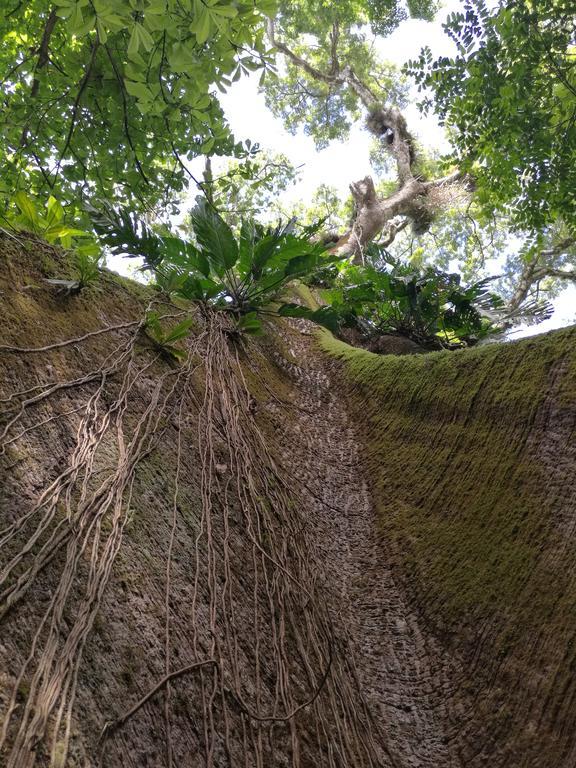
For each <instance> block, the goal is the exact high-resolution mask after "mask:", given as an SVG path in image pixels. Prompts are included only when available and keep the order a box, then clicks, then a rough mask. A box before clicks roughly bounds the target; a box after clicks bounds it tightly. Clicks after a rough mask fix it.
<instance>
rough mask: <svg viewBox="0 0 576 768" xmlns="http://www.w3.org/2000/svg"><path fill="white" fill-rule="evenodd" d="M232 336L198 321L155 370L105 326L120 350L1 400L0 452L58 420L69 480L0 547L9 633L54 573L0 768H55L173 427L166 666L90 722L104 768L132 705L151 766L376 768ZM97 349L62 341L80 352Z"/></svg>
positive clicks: (6, 718) (123, 335) (10, 350)
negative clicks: (178, 351) (153, 750)
mask: <svg viewBox="0 0 576 768" xmlns="http://www.w3.org/2000/svg"><path fill="white" fill-rule="evenodd" d="M228 322H229V321H228V319H227V318H226V317H225V316H224V315H222V314H217V313H213V314H210V315H208V316H207V317H205V318H204V319H203V321H202V327H201V329H200V331H199V332H198V333H197V334H196V335H195V336H193V337H191V338H190V339H189V341H188V343H187V352H188V354H187V359H186V362H185V363H184V364H183V365H181V366H179V367H177V368H175V367H170V368H168V369H166V368H167V366H166V364H165V362H164V363H163V361H162V360H161V359H160V358H161V357H162V356H161V354H160V352H158V351H154V350H150V349H149V348H143V347H142V345H140V344H139V341H140V338H141V331H142V329H143V322H142V323H132V324H124V325H120V326H115V327H113V328H110V329H108V330H109V332H110V337H111V338H112V337H114V338H116V339H117V341H116V343H115V345H113V347H112V349H111V351H110V352H109V353H108V354H107V355H106V357H105V359H103V360H102V361H100V362H99V364H98V366H97V367H96V368H95V369H94V370H92V371H90V372H88V373H86V374H83V375H82V376H80V377H78V378H75V379H71V380H69V381H60V382H58V381H55V382H53V383H51V384H47V385H37V386H34V387H30V388H28V389H26V390H22V391H18V392H12V393H10V394H7V395H6V396H5V397H4V399H3V400H2V401H0V405H2V407H3V410H4V417H3V422H2V426H0V438H1V439H0V442H1V445H2V448H1V449H0V450H5V449H6V448H7V446H9V445H13V444H14V443H17V442H18V441H19V440H21V439H22V438H23V437H24V436H25V435H27V434H28V433H29V432H30V431H33V430H41V429H43V428H45V427H46V425H47V424H49V423H50V422H51V421H52V420H53V419H57V418H58V419H62V418H66V419H70V420H72V419H73V420H75V422H76V433H75V441H74V447H73V450H72V451H71V453H70V455H69V456H68V457H67V460H66V466H65V467H64V468H63V469H62V470H61V471H60V473H59V475H58V476H57V477H56V478H55V479H54V480H52V481H51V482H49V483H47V484H46V487H45V488H43V490H42V491H41V492H40V493H39V495H38V497H37V498H36V500H35V501H34V503H33V505H32V506H31V507H30V508H29V509H28V510H26V511H25V512H23V513H22V514H17V515H14V516H13V519H12V520H11V521H10V522H9V525H8V526H7V527H6V528H5V529H4V530H2V531H1V532H0V558H1V559H0V563H1V568H2V570H1V572H0V611H1V614H0V616H1V620H2V622H3V627H4V631H5V629H6V627H7V626H8V624H9V621H10V620H11V617H12V616H13V615H14V612H16V611H18V610H21V609H22V606H23V605H25V602H26V601H25V598H26V596H27V595H28V599H31V598H32V597H33V596H34V591H33V590H34V586H35V584H36V582H37V578H38V576H39V574H40V573H41V572H42V571H44V570H45V569H49V568H50V569H53V570H55V571H56V573H57V578H56V587H55V589H54V590H53V592H52V594H51V595H50V598H49V600H48V601H47V603H46V605H45V606H44V607H43V609H42V613H41V615H40V616H39V619H38V622H37V626H36V629H35V633H34V635H33V636H32V637H31V638H30V642H29V647H28V652H27V657H26V658H25V660H24V662H23V664H22V665H21V668H20V669H19V670H18V672H17V674H16V679H15V683H14V686H13V691H12V695H11V697H10V699H9V701H8V705H7V708H6V711H5V712H4V713H3V728H2V732H1V735H0V754H4V755H5V765H6V766H7V768H31V767H32V766H33V765H35V763H36V758H37V755H38V745H39V744H42V745H43V747H44V750H45V754H46V755H48V754H50V755H51V764H54V765H56V764H61V765H65V764H66V757H65V756H66V753H67V751H68V748H69V742H70V738H71V730H72V723H73V716H74V702H75V696H76V692H77V688H78V679H79V671H80V668H81V664H82V660H83V651H84V649H85V646H86V642H87V640H88V637H89V635H90V633H91V630H92V628H93V626H94V622H95V618H96V615H97V613H98V611H99V610H100V608H101V605H102V602H103V596H104V594H105V591H106V589H107V586H108V585H109V582H110V579H111V576H112V572H113V566H114V561H115V559H116V557H117V555H118V552H119V551H120V549H121V547H122V540H123V535H124V533H125V528H126V525H127V523H128V521H129V519H130V509H131V499H132V495H133V490H134V483H135V480H136V478H137V477H138V468H139V466H140V465H141V464H142V462H144V461H146V459H147V457H149V456H150V454H151V452H153V451H155V450H161V448H160V447H159V446H161V444H162V442H163V441H162V438H163V436H164V435H165V434H167V431H168V430H174V429H175V430H176V433H177V434H176V445H177V452H176V453H177V455H176V461H175V464H174V466H173V473H172V477H171V485H172V495H171V500H168V499H167V504H166V509H165V510H163V514H165V515H166V517H167V518H169V521H170V525H169V531H170V535H169V539H168V541H166V543H165V545H166V568H165V590H164V613H165V620H164V639H163V648H164V660H163V667H162V669H159V671H158V682H157V683H156V684H155V685H154V686H153V687H152V688H151V689H150V690H148V691H147V692H146V693H145V694H144V695H143V696H142V697H141V698H140V700H138V701H136V702H134V703H133V705H132V706H130V707H129V708H127V710H126V712H124V714H123V715H121V716H120V717H118V718H116V719H115V720H112V721H110V722H108V723H106V724H104V723H103V726H104V729H103V731H102V734H101V737H100V745H99V750H100V758H101V761H102V764H103V765H114V764H123V763H122V761H121V758H119V756H118V752H119V751H120V753H121V752H122V750H123V749H127V748H129V739H128V738H120V734H121V733H122V732H124V733H127V732H128V731H129V727H130V723H131V722H133V720H134V719H135V718H136V717H138V714H139V713H140V712H141V710H142V709H143V708H144V707H148V708H150V707H151V708H154V709H155V710H157V711H158V712H159V713H161V715H160V716H161V718H162V719H163V722H164V729H163V731H164V744H163V753H164V762H163V764H165V765H167V766H170V767H171V766H176V765H185V764H187V761H188V762H190V764H194V765H200V764H202V765H206V766H226V765H228V766H237V765H246V766H252V765H254V766H262V767H263V766H269V765H275V766H281V765H290V766H294V767H297V766H309V765H319V766H329V767H330V768H336V766H349V765H354V766H373V765H377V764H378V763H377V758H376V757H375V755H376V748H375V745H374V743H373V738H372V735H371V727H370V716H369V713H368V712H367V710H366V708H365V705H364V703H363V699H362V694H361V690H360V686H359V683H358V681H357V678H356V675H355V671H354V666H353V660H352V658H351V656H350V653H349V652H348V649H347V646H346V639H345V634H344V632H342V631H340V628H339V627H335V626H333V623H332V620H331V618H330V615H329V611H328V608H327V604H326V599H325V596H324V595H323V593H322V588H323V577H322V569H321V567H320V565H319V563H318V561H317V558H316V557H315V555H314V552H313V551H311V549H310V547H309V546H308V544H307V537H306V508H305V503H304V500H303V499H302V498H300V497H299V495H298V494H297V493H296V492H295V491H294V489H293V488H291V487H290V485H289V481H288V479H287V477H286V476H285V475H284V473H283V471H282V468H281V467H278V466H277V464H276V462H275V460H274V457H273V455H272V453H271V451H270V449H269V446H268V445H267V441H266V439H265V437H264V435H263V433H262V431H261V430H260V429H259V427H258V424H257V419H256V418H255V415H254V401H253V398H252V395H251V394H250V391H249V388H248V386H247V383H246V380H245V378H244V370H246V366H249V365H250V358H249V355H247V354H246V350H244V349H242V348H240V347H239V345H238V342H237V341H234V340H232V339H231V336H230V333H229V331H230V328H228ZM105 331H106V329H104V330H103V332H105ZM94 335H96V334H88V335H87V336H85V337H81V338H80V340H79V339H76V340H71V341H70V343H72V341H75V342H77V343H90V341H91V338H92V337H93V336H94ZM118 336H119V337H120V339H119V340H118ZM66 346H67V342H58V343H56V344H54V345H51V346H47V347H43V348H41V349H36V350H34V349H19V348H14V347H4V348H0V354H6V355H29V354H32V353H36V354H46V355H49V354H50V353H51V351H52V350H53V349H54V348H58V349H62V348H64V349H65V348H66ZM144 382H146V386H144V385H143V384H144ZM151 382H152V383H151ZM70 390H79V391H80V392H81V393H82V395H83V402H82V405H81V406H77V405H76V406H75V407H74V408H73V409H65V410H63V411H61V412H60V413H58V414H50V413H49V412H48V413H45V414H43V415H42V416H41V417H38V416H37V415H35V414H36V413H37V411H38V408H39V406H45V405H46V404H47V403H48V402H52V401H53V400H54V399H55V398H58V397H61V396H62V395H63V393H66V392H69V391H70ZM191 414H194V423H196V424H197V436H196V437H194V436H192V437H194V439H191V435H190V429H189V424H190V420H191V419H190V415H191ZM191 450H194V451H196V452H197V461H198V466H199V474H200V505H199V517H198V520H197V526H196V529H195V535H194V552H193V553H191V555H193V557H192V560H193V563H194V569H193V573H191V574H190V582H191V597H190V600H189V603H188V604H187V605H178V606H177V607H175V605H174V601H173V594H172V573H173V563H172V558H173V551H174V546H175V541H176V537H177V534H178V530H179V526H181V525H183V521H182V519H181V513H182V506H183V504H184V503H185V501H184V496H185V494H184V493H183V491H184V490H186V489H184V488H183V483H185V482H186V481H185V480H183V473H182V457H183V454H184V453H186V455H188V454H189V452H190V451H191ZM175 612H177V613H178V614H179V615H182V614H184V615H186V617H187V622H188V625H189V627H190V642H189V647H187V648H186V649H182V648H178V654H177V655H178V657H179V659H180V662H179V665H176V664H175V663H174V657H175V653H174V651H175V647H174V642H175V640H174V636H173V623H174V621H175V615H174V614H175ZM183 657H185V658H187V660H188V663H186V664H185V665H184V666H182V664H181V659H182V658H183ZM23 683H25V688H26V690H27V696H26V700H25V702H24V703H23V704H22V703H19V692H21V690H22V687H23ZM176 685H179V686H181V688H179V691H182V690H185V691H186V695H187V697H188V711H189V712H191V713H193V714H192V718H193V720H194V731H195V733H196V738H197V743H196V744H195V745H191V744H189V745H188V747H187V748H188V752H187V754H182V746H181V743H180V742H179V740H178V739H175V738H174V733H173V731H174V727H175V726H174V722H175V718H174V702H173V689H174V686H176ZM115 756H116V757H115ZM57 761H59V762H57Z"/></svg>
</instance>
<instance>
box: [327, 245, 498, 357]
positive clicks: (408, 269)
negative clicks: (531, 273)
mask: <svg viewBox="0 0 576 768" xmlns="http://www.w3.org/2000/svg"><path fill="white" fill-rule="evenodd" d="M370 250H371V253H370V254H368V257H369V258H371V259H372V260H373V261H375V262H380V263H382V261H383V260H387V261H388V263H387V266H386V267H384V268H382V267H376V266H374V265H373V264H367V265H365V266H348V267H347V268H346V269H345V270H344V271H342V273H341V275H340V276H339V278H338V279H337V280H335V282H334V285H333V286H332V287H331V288H330V289H328V290H325V291H323V292H322V295H323V297H324V298H325V300H326V301H327V302H328V304H329V306H330V307H331V309H332V310H333V312H335V313H336V314H337V316H338V320H339V323H340V325H341V326H342V327H348V328H356V329H357V330H359V331H360V333H361V334H362V335H363V336H364V337H365V338H366V339H367V340H368V339H371V338H373V337H376V336H380V335H382V334H399V335H402V336H406V337H407V338H410V339H412V340H413V341H415V342H417V343H418V344H420V345H421V346H423V347H425V348H428V349H455V348H458V347H462V346H473V345H475V344H477V343H478V342H479V341H481V340H483V339H486V338H487V337H489V336H491V335H493V334H495V333H497V332H499V330H500V329H499V328H498V327H497V326H496V325H495V324H494V323H493V322H492V320H490V319H489V316H488V315H489V314H490V313H491V312H495V311H497V310H498V309H501V308H502V307H503V301H502V299H501V298H500V297H499V296H497V295H496V294H495V293H493V292H490V291H489V289H488V285H489V282H490V279H484V280H480V281H477V282H475V283H472V284H471V285H464V284H463V282H462V278H461V276H460V275H459V274H454V273H449V272H444V271H442V270H439V269H437V268H435V267H431V266H428V267H425V268H423V269H417V268H415V267H413V266H410V265H407V264H403V263H401V262H399V261H396V260H394V259H392V258H391V257H390V256H389V254H387V252H385V251H383V249H381V248H379V247H378V246H372V248H371V249H370Z"/></svg>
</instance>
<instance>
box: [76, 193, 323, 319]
mask: <svg viewBox="0 0 576 768" xmlns="http://www.w3.org/2000/svg"><path fill="white" fill-rule="evenodd" d="M91 214H92V219H93V224H94V228H95V230H96V232H97V233H98V235H99V237H100V239H101V241H102V243H103V244H104V245H106V246H108V247H109V248H110V250H111V251H112V252H113V253H115V254H123V255H126V256H131V257H134V256H140V257H142V258H143V260H144V269H150V270H151V271H152V272H153V274H154V276H155V279H156V285H157V287H158V288H159V289H160V290H162V291H164V292H165V293H167V294H168V295H170V296H171V297H173V298H174V299H175V300H176V301H184V302H195V303H198V304H200V305H201V306H209V307H211V308H213V309H215V310H216V311H223V312H230V313H232V314H233V315H234V316H235V317H236V318H237V321H238V323H237V331H238V332H239V333H248V334H251V333H258V332H259V331H260V328H261V324H260V316H261V315H262V314H266V313H271V311H272V310H271V308H270V303H271V302H272V300H273V299H275V298H276V297H278V295H279V294H281V293H282V291H283V290H284V289H285V287H286V285H287V284H288V283H289V282H291V281H292V280H294V279H296V278H299V277H302V276H304V275H310V274H311V273H313V272H314V271H315V270H316V269H317V268H318V267H320V266H323V265H325V264H326V263H327V262H329V261H330V260H331V259H332V260H333V257H330V256H328V255H326V254H325V248H324V246H323V245H321V244H320V243H314V242H311V240H310V236H311V234H312V233H313V229H311V228H306V229H304V230H303V231H302V232H301V233H300V234H298V235H297V234H294V231H293V230H294V222H293V221H290V222H289V223H288V224H287V225H284V226H282V225H278V226H276V227H274V228H271V227H264V226H263V225H261V224H259V223H257V222H255V221H254V220H252V219H245V220H244V221H243V222H242V226H241V228H240V233H239V235H238V236H235V235H234V233H233V232H232V230H231V228H230V227H229V226H228V224H227V223H226V222H225V221H224V219H223V218H222V217H221V216H220V214H219V213H218V212H217V211H216V210H215V209H214V208H213V207H212V206H211V205H210V204H209V203H208V202H207V201H206V200H205V199H204V198H198V202H197V204H196V206H195V208H194V209H193V211H192V213H191V215H190V220H191V224H192V228H193V231H194V235H195V240H196V242H195V243H192V242H191V241H189V240H184V239H183V238H179V237H176V236H174V235H172V234H166V233H160V232H155V231H153V230H152V229H151V228H150V227H148V226H147V225H146V224H145V223H144V222H142V221H140V220H139V219H138V218H137V217H136V216H135V215H134V214H129V213H128V212H127V211H125V210H121V211H117V210H114V209H112V208H110V207H109V206H108V207H105V206H104V207H103V208H102V210H100V211H95V210H94V209H91Z"/></svg>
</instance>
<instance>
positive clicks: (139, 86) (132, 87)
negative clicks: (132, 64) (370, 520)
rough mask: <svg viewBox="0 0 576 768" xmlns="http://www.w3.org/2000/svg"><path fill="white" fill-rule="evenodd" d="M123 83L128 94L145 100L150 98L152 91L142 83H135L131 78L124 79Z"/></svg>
mask: <svg viewBox="0 0 576 768" xmlns="http://www.w3.org/2000/svg"><path fill="white" fill-rule="evenodd" d="M124 85H125V86H126V90H127V91H128V93H129V94H130V96H136V98H138V99H143V100H144V101H147V100H149V99H151V98H152V93H151V92H150V89H149V88H148V86H147V85H145V84H144V83H135V82H133V81H132V80H124Z"/></svg>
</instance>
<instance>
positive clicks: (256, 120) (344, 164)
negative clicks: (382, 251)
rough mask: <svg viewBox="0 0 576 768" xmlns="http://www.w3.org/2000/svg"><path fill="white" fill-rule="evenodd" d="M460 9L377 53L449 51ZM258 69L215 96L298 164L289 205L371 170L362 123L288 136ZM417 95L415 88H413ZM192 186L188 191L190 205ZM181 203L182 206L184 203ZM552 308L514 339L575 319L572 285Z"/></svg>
mask: <svg viewBox="0 0 576 768" xmlns="http://www.w3.org/2000/svg"><path fill="white" fill-rule="evenodd" d="M460 8H461V0H445V2H444V3H443V5H442V9H441V10H440V12H439V13H438V14H437V17H436V19H435V21H433V22H426V21H421V20H416V19H409V20H407V21H404V22H403V23H402V24H400V25H399V26H398V27H397V29H396V30H395V31H394V32H393V33H392V35H390V36H389V37H387V38H385V39H377V41H376V47H377V49H379V51H380V53H381V55H382V58H384V59H386V60H388V61H390V62H392V63H394V64H396V65H397V66H399V67H401V66H402V65H403V64H405V63H406V62H407V61H408V60H409V59H414V58H416V57H417V56H418V54H419V53H420V50H421V48H422V47H423V46H425V45H427V46H428V47H429V48H430V49H431V50H432V54H433V56H434V57H437V56H451V55H453V54H454V52H455V46H454V43H453V41H452V40H450V38H449V37H448V36H447V35H446V34H445V33H444V31H443V29H442V24H443V22H444V20H445V19H446V16H447V15H448V14H449V13H451V12H453V11H457V10H459V9H460ZM258 79H259V73H255V74H254V75H252V76H251V77H245V78H242V79H241V80H240V81H238V82H237V83H234V84H233V86H232V87H231V88H230V89H229V91H228V92H227V93H226V94H225V95H220V97H219V98H220V102H221V104H222V107H223V109H224V113H225V115H226V117H227V119H228V121H229V123H230V126H231V128H232V131H233V133H234V135H235V137H236V139H237V140H244V139H251V140H252V141H258V142H259V143H260V145H261V147H262V148H263V149H268V150H271V151H273V152H282V153H284V154H285V155H286V156H287V157H288V158H289V159H290V160H291V161H292V163H293V164H294V165H295V166H299V167H300V179H299V181H298V183H297V184H295V185H294V186H293V187H292V188H290V189H288V190H287V191H286V192H285V193H283V200H284V201H285V202H286V203H287V204H288V203H291V202H293V201H294V202H295V201H300V200H311V199H312V197H313V194H314V191H315V190H316V188H317V187H318V186H319V185H320V184H326V185H328V186H331V187H335V188H336V189H337V191H338V193H339V194H340V195H341V196H342V197H345V196H346V195H347V194H348V186H349V184H350V183H351V182H354V181H357V180H358V179H362V178H364V176H367V175H370V174H371V168H370V161H369V151H370V137H369V134H368V132H367V131H366V130H365V129H364V127H363V125H362V124H359V125H356V126H354V127H353V128H352V130H351V132H350V137H349V138H348V140H347V141H345V142H336V141H335V142H332V143H331V144H330V146H329V147H327V148H326V149H324V150H320V151H319V150H318V149H316V147H315V146H314V142H313V140H312V139H311V138H310V137H309V136H306V135H305V134H304V132H303V131H300V132H298V133H297V134H296V135H294V136H293V135H292V134H290V133H288V131H286V130H285V128H284V127H283V125H282V123H281V121H280V120H278V119H276V118H275V117H274V116H273V115H272V114H271V113H270V111H269V110H268V109H267V108H266V106H265V103H264V97H263V95H262V94H260V93H258ZM414 93H415V94H416V91H414ZM416 100H417V99H416V95H415V98H414V99H413V100H411V104H410V106H408V107H407V108H406V109H405V110H404V115H405V117H406V119H407V122H408V125H409V127H410V131H411V132H412V133H414V134H415V135H416V136H417V138H418V139H419V141H420V143H421V144H423V145H424V146H429V147H431V148H435V149H437V150H440V151H444V150H447V149H448V146H449V145H448V143H447V141H446V137H445V134H444V130H443V129H442V128H441V127H440V126H439V125H438V123H437V121H436V119H435V118H434V116H429V117H427V118H424V117H423V116H422V115H421V114H420V113H419V111H418V108H417V107H416V104H415V102H416ZM226 162H227V161H225V160H223V159H220V158H215V160H214V162H213V170H214V171H215V173H217V172H218V171H219V170H221V169H222V168H223V167H224V165H225V164H226ZM203 166H204V158H202V157H200V158H197V159H196V160H194V161H193V162H192V163H191V165H190V167H191V170H192V172H193V173H194V175H195V176H196V177H197V178H198V177H201V176H202V171H203ZM196 195H197V190H196V189H192V190H190V206H189V207H191V206H192V204H193V200H194V197H195V196H196ZM185 208H186V206H185ZM109 266H110V267H111V268H112V269H115V270H117V271H121V272H124V273H126V265H125V263H121V262H120V261H119V260H118V259H114V260H109ZM554 305H555V312H554V315H553V317H552V318H551V319H550V320H547V321H545V322H544V323H540V324H539V325H537V326H523V327H520V328H518V329H516V331H515V335H514V338H519V337H520V336H526V335H532V334H534V333H542V332H544V331H547V330H551V329H552V328H559V327H562V326H564V325H568V324H570V323H573V322H576V286H574V285H571V286H570V287H569V288H568V289H567V290H565V291H563V293H562V294H561V295H560V296H559V297H558V299H557V300H556V301H555V302H554Z"/></svg>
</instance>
